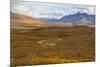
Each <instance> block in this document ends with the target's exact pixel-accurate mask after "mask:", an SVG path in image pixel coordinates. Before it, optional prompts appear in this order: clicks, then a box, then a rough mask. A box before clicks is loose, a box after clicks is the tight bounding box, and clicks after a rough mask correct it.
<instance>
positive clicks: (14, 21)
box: [10, 12, 44, 26]
mask: <svg viewBox="0 0 100 67" xmlns="http://www.w3.org/2000/svg"><path fill="white" fill-rule="evenodd" d="M10 16H11V17H10V18H11V26H41V25H43V24H44V23H43V22H42V21H40V20H39V19H34V18H32V17H29V16H25V15H21V14H16V13H12V12H11V15H10Z"/></svg>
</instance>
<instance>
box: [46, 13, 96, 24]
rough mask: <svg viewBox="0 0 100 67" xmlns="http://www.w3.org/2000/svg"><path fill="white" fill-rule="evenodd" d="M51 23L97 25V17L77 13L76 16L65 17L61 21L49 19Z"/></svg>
mask: <svg viewBox="0 0 100 67" xmlns="http://www.w3.org/2000/svg"><path fill="white" fill-rule="evenodd" d="M48 21H49V22H63V23H68V22H71V23H73V24H78V23H87V24H95V15H89V14H86V13H80V12H78V13H76V14H70V15H65V16H63V17H62V18H60V19H55V18H52V19H48Z"/></svg>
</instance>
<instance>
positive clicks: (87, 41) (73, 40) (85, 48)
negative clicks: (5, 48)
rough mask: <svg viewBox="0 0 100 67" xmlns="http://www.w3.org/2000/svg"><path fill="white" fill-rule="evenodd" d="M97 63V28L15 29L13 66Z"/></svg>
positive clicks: (12, 34)
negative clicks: (95, 61)
mask: <svg viewBox="0 0 100 67" xmlns="http://www.w3.org/2000/svg"><path fill="white" fill-rule="evenodd" d="M94 60H95V29H94V28H90V27H85V26H76V27H46V28H38V29H11V65H12V66H21V65H38V64H54V63H55V64H56V63H70V62H86V61H94Z"/></svg>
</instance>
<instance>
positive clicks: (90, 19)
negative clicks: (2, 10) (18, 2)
mask: <svg viewBox="0 0 100 67" xmlns="http://www.w3.org/2000/svg"><path fill="white" fill-rule="evenodd" d="M10 14H11V17H10V18H11V27H17V28H19V27H34V28H36V27H48V26H50V27H51V26H59V27H60V26H61V27H62V26H75V25H85V26H91V27H94V26H95V15H88V14H86V13H79V12H78V13H76V14H71V15H66V16H63V17H62V18H60V19H55V18H52V19H49V18H33V17H30V16H26V15H22V14H17V13H13V12H10Z"/></svg>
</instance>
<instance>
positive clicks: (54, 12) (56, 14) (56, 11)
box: [11, 1, 95, 19]
mask: <svg viewBox="0 0 100 67" xmlns="http://www.w3.org/2000/svg"><path fill="white" fill-rule="evenodd" d="M11 11H13V12H15V13H20V14H24V15H28V16H32V17H35V18H40V17H46V18H57V19H59V18H61V17H63V16H64V15H69V14H74V13H77V12H83V13H87V14H95V7H94V6H92V5H74V4H57V3H40V2H25V1H17V2H16V1H15V2H12V3H11Z"/></svg>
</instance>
